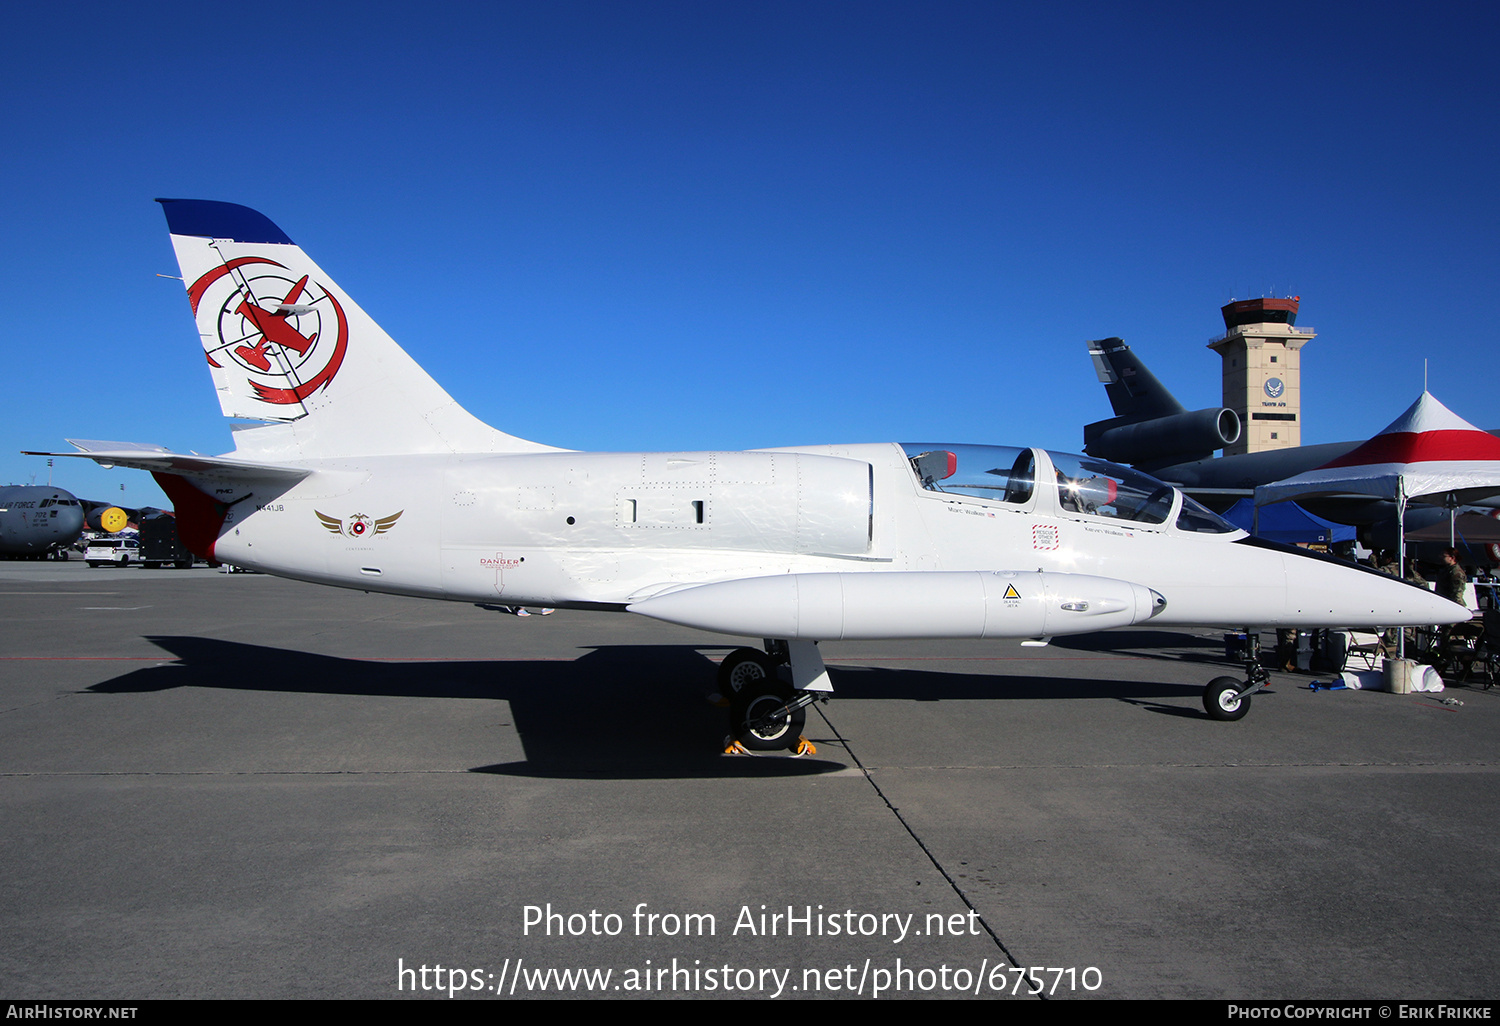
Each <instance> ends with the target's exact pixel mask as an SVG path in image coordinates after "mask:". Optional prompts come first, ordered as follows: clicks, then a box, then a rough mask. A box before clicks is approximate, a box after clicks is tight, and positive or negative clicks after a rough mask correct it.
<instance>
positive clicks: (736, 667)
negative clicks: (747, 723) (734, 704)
mask: <svg viewBox="0 0 1500 1026" xmlns="http://www.w3.org/2000/svg"><path fill="white" fill-rule="evenodd" d="M775 679H776V664H775V663H773V662H771V657H770V656H768V655H766V654H765V653H764V652H761V651H759V650H757V649H753V648H737V649H735V650H734V651H733V652H731V653H729V654H728V655H727V656H725V657H724V661H723V662H722V663H720V664H719V694H721V695H723V696H724V697H725V698H728V699H730V700H733V699H734V696H735V695H737V694H739V693H740V692H741V691H743V690H745V686H746V685H747V684H749V685H755V684H758V683H760V682H762V681H774V680H775Z"/></svg>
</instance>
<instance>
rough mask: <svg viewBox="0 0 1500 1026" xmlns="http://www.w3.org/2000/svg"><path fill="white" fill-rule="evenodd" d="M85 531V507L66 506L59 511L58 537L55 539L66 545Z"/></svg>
mask: <svg viewBox="0 0 1500 1026" xmlns="http://www.w3.org/2000/svg"><path fill="white" fill-rule="evenodd" d="M82 533H83V509H82V508H81V507H78V506H64V507H63V508H62V509H60V510H58V511H57V537H56V538H55V539H54V540H55V541H58V542H61V543H62V544H64V545H66V544H68V543H70V542H71V541H73V539H75V538H77V537H78V536H79V535H80V534H82Z"/></svg>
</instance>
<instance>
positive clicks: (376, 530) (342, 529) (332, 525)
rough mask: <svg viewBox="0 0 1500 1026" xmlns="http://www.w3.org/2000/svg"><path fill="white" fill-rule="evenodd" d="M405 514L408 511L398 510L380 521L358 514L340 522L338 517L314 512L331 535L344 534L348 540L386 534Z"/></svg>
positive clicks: (317, 511)
mask: <svg viewBox="0 0 1500 1026" xmlns="http://www.w3.org/2000/svg"><path fill="white" fill-rule="evenodd" d="M405 512H406V510H404V509H403V510H398V511H397V512H395V513H392V514H391V515H390V516H388V517H380V518H379V519H372V518H370V517H367V516H365V515H364V514H363V513H356V514H354V515H353V516H351V517H349V519H348V520H340V519H339V518H338V517H331V516H329V515H328V514H327V513H323V512H320V511H319V510H313V513H314V514H316V515H317V518H318V520H319V522H321V523H322V525H323V526H324V527H326V528H327V529H328V530H329V532H330V533H332V534H342V535H344V536H345V537H347V538H364V537H368V536H369V535H374V534H385V532H387V531H389V530H390V529H391V528H392V527H395V526H396V521H398V520H400V519H401V514H402V513H405Z"/></svg>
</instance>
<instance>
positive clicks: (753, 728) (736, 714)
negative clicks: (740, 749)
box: [729, 681, 807, 752]
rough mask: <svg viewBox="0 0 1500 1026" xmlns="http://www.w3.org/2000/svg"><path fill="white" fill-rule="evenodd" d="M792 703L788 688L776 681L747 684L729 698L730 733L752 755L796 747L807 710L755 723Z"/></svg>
mask: <svg viewBox="0 0 1500 1026" xmlns="http://www.w3.org/2000/svg"><path fill="white" fill-rule="evenodd" d="M791 700H792V690H791V688H788V687H786V686H785V685H784V684H781V683H780V682H778V681H764V682H761V683H760V684H758V685H752V684H749V683H747V685H746V686H745V687H743V688H741V689H740V690H739V691H737V692H735V693H734V694H732V695H731V696H730V699H729V733H730V734H731V735H732V736H733V737H734V739H735V740H736V741H738V742H739V743H740V744H742V745H744V746H745V747H746V748H748V749H750V750H751V751H753V752H775V751H780V750H782V749H792V748H795V747H796V746H797V742H798V740H799V739H800V738H801V737H802V727H803V725H804V724H805V723H806V722H807V709H806V708H802V709H794V710H792V712H791V713H790V715H788V714H785V713H783V714H782V715H781V716H778V717H776V718H775V719H773V720H769V721H767V722H764V723H758V722H757V721H760V720H764V719H765V718H766V717H767V716H769V715H770V714H772V713H774V712H775V711H776V710H777V709H779V708H781V707H783V706H785V705H786V704H787V703H788V702H790V701H791Z"/></svg>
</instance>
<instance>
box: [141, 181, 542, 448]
mask: <svg viewBox="0 0 1500 1026" xmlns="http://www.w3.org/2000/svg"><path fill="white" fill-rule="evenodd" d="M157 202H158V203H160V204H161V205H162V210H163V211H164V212H165V213H166V216H167V227H168V230H169V231H170V232H171V235H172V247H173V249H174V250H176V253H177V262H178V265H179V266H180V267H181V268H182V277H183V281H184V283H185V284H186V286H187V295H188V304H189V306H190V307H191V308H192V311H193V317H194V320H195V321H196V322H197V325H198V334H199V337H200V339H201V341H202V343H203V350H204V353H205V355H206V356H207V358H208V365H209V369H210V371H211V372H212V374H213V379H214V387H215V388H216V389H217V390H218V394H219V404H220V407H221V408H222V409H223V411H224V416H226V417H233V418H238V419H243V420H252V421H262V422H265V423H264V424H262V425H257V426H253V427H250V428H248V429H245V428H243V427H242V428H241V429H239V430H237V431H236V434H235V445H236V451H237V452H240V453H244V454H247V455H251V456H255V457H258V458H271V457H276V458H297V457H307V456H354V455H374V454H382V455H383V454H401V453H442V452H540V451H553V450H552V447H550V446H544V445H539V444H537V443H535V442H528V441H525V440H523V439H520V438H516V437H514V436H512V435H507V434H505V433H504V432H501V431H497V430H495V429H494V428H491V427H489V426H488V425H486V424H484V423H483V422H481V421H479V420H478V419H477V418H475V417H474V416H472V415H471V414H470V413H469V412H468V411H466V410H465V409H463V407H461V406H459V405H458V403H456V402H455V401H454V400H453V398H452V397H451V396H450V395H448V393H447V392H445V391H444V390H443V388H442V387H441V386H440V385H438V383H437V382H435V381H434V380H433V379H432V378H431V377H430V376H429V375H428V374H427V372H426V371H424V370H423V369H422V368H421V367H420V366H418V364H417V363H416V361H415V360H413V359H412V358H411V357H410V356H408V355H407V353H406V351H405V350H403V349H402V348H401V347H400V346H399V345H397V344H396V342H395V340H393V339H392V338H391V337H390V336H389V335H387V334H386V333H385V331H384V330H382V329H381V327H380V326H379V325H378V324H376V323H375V321H374V320H372V319H371V318H370V316H369V315H368V314H367V313H365V312H364V310H362V309H361V308H360V307H359V305H358V304H357V303H355V302H354V300H352V299H350V298H349V296H348V295H347V294H346V293H345V292H344V291H343V290H342V289H340V288H339V286H338V285H337V284H336V283H335V282H334V281H333V279H331V278H330V277H328V275H327V274H326V273H324V271H323V270H322V269H321V268H320V267H318V265H317V264H315V263H314V262H313V261H312V259H311V258H310V257H308V255H307V254H306V253H304V252H303V251H302V249H301V247H299V246H298V245H297V244H296V243H294V242H293V241H292V240H291V239H290V238H289V237H288V236H287V234H286V233H285V232H283V231H282V230H281V229H280V228H278V227H277V226H276V225H275V224H274V223H272V222H271V220H270V219H269V218H267V217H266V216H265V215H263V214H261V213H259V212H257V211H255V210H251V209H250V208H249V207H242V206H240V205H238V204H235V203H222V202H218V201H214V200H188V199H159V200H157Z"/></svg>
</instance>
